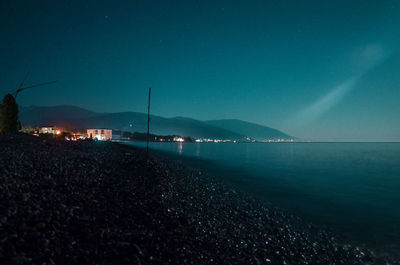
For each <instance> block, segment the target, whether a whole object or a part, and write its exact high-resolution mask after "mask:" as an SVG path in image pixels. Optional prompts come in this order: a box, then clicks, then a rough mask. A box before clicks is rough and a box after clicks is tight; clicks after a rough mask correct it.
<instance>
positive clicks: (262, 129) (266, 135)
mask: <svg viewBox="0 0 400 265" xmlns="http://www.w3.org/2000/svg"><path fill="white" fill-rule="evenodd" d="M205 122H206V123H207V124H209V125H212V126H215V127H220V128H225V129H226V130H230V131H234V132H236V133H239V134H243V135H246V136H248V137H250V138H252V139H256V140H264V139H271V138H273V139H289V138H293V137H291V136H289V135H287V134H285V133H283V132H281V131H279V130H277V129H273V128H270V127H267V126H262V125H259V124H255V123H251V122H246V121H241V120H236V119H226V120H210V121H205Z"/></svg>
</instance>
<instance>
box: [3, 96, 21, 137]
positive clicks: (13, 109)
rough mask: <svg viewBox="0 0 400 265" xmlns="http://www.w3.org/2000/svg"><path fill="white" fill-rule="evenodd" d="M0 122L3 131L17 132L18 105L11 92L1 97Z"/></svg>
mask: <svg viewBox="0 0 400 265" xmlns="http://www.w3.org/2000/svg"><path fill="white" fill-rule="evenodd" d="M0 123H1V124H0V127H1V131H2V132H3V133H11V134H12V133H18V105H17V103H16V102H15V98H14V97H13V96H12V95H11V94H7V95H5V96H4V98H3V103H2V104H1V120H0Z"/></svg>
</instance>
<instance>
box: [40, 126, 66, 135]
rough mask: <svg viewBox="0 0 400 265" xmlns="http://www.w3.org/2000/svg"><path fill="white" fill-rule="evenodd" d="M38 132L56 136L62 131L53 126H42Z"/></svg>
mask: <svg viewBox="0 0 400 265" xmlns="http://www.w3.org/2000/svg"><path fill="white" fill-rule="evenodd" d="M39 132H40V133H43V134H57V135H58V134H61V132H62V130H61V129H58V128H57V127H55V126H43V127H40V131H39Z"/></svg>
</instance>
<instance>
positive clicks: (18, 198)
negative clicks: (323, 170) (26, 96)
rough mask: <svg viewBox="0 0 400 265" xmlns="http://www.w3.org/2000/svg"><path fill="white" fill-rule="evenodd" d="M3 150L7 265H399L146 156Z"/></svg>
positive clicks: (122, 149)
mask: <svg viewBox="0 0 400 265" xmlns="http://www.w3.org/2000/svg"><path fill="white" fill-rule="evenodd" d="M0 146H1V147H0V148H1V154H0V157H1V162H0V163H1V167H0V177H1V179H0V181H1V182H0V189H1V193H0V194H1V195H0V197H1V204H0V209H1V211H0V213H1V216H0V235H1V238H0V263H5V264H8V263H14V264H26V263H41V262H46V263H49V264H52V263H56V264H59V263H61V264H64V263H82V264H86V263H99V264H110V263H113V264H115V263H117V264H121V263H136V264H161V263H163V264H165V263H167V264H284V263H286V264H310V263H311V264H333V263H335V264H385V263H388V262H389V263H390V264H399V263H395V262H394V261H393V260H391V258H390V257H377V256H376V255H375V254H374V253H373V252H372V251H370V250H367V249H360V248H357V247H353V246H350V245H343V244H341V243H339V242H338V241H337V239H335V238H333V236H332V235H331V234H330V233H328V232H326V231H323V230H320V229H318V228H316V227H314V226H312V225H309V224H306V223H305V222H304V221H302V220H301V219H300V218H297V217H295V216H291V215H289V214H287V213H285V212H283V211H280V210H279V209H276V208H275V207H273V206H271V205H269V204H267V203H265V202H262V201H261V200H259V199H256V198H254V197H252V196H249V195H247V194H245V193H244V192H240V191H237V190H236V189H234V188H233V187H230V186H229V185H225V184H224V183H223V182H222V181H221V180H219V179H217V178H216V177H213V176H210V175H209V174H207V173H205V172H202V171H199V170H196V169H194V168H190V167H188V166H186V165H184V164H183V163H182V162H181V163H180V162H179V161H176V160H175V161H172V160H167V159H164V158H161V157H159V156H158V155H157V154H156V155H155V156H153V155H150V159H149V161H146V159H145V152H144V151H143V150H141V149H140V148H136V147H132V146H126V145H122V144H117V143H95V142H76V143H66V142H62V141H57V140H51V139H43V138H38V137H28V136H14V138H13V139H11V138H10V137H8V136H0ZM36 246H38V247H36Z"/></svg>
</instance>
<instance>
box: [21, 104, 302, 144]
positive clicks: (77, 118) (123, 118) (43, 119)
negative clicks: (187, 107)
mask: <svg viewBox="0 0 400 265" xmlns="http://www.w3.org/2000/svg"><path fill="white" fill-rule="evenodd" d="M19 118H20V121H21V123H22V125H30V126H50V125H54V126H61V127H70V128H76V129H87V128H112V129H120V130H124V131H130V132H145V131H146V130H147V114H145V113H140V112H118V113H99V112H93V111H90V110H87V109H84V108H80V107H76V106H52V107H38V106H31V107H20V110H19ZM150 131H151V133H153V134H157V135H173V134H174V135H181V136H190V137H194V138H211V139H232V140H241V139H245V138H247V137H249V138H251V139H254V140H265V139H293V138H294V137H291V136H289V135H287V134H285V133H283V132H281V131H279V130H277V129H273V128H269V127H267V126H263V125H258V124H255V123H250V122H246V121H241V120H236V119H225V120H208V121H201V120H195V119H191V118H185V117H174V118H165V117H161V116H156V115H151V116H150Z"/></svg>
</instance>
